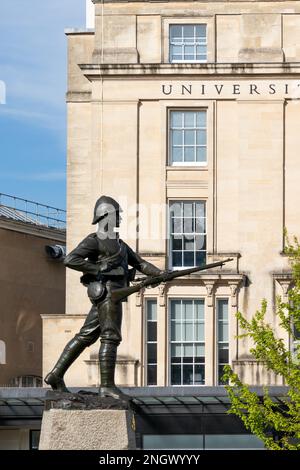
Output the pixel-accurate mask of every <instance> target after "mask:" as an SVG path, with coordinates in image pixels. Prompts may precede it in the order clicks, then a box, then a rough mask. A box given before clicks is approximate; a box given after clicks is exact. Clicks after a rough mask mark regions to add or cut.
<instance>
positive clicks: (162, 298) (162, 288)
mask: <svg viewBox="0 0 300 470" xmlns="http://www.w3.org/2000/svg"><path fill="white" fill-rule="evenodd" d="M158 292H159V306H160V307H165V306H166V294H167V284H166V283H165V282H164V283H162V284H160V285H159V286H158Z"/></svg>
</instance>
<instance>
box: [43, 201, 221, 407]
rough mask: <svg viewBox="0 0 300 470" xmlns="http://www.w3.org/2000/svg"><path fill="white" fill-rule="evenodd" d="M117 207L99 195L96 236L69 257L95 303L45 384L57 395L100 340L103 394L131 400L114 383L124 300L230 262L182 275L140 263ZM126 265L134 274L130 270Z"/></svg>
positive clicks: (146, 263) (88, 239) (89, 237)
mask: <svg viewBox="0 0 300 470" xmlns="http://www.w3.org/2000/svg"><path fill="white" fill-rule="evenodd" d="M120 212H122V210H121V208H120V206H119V204H118V203H117V202H116V201H115V200H114V199H112V198H110V197H108V196H101V197H100V198H99V199H98V201H97V202H96V205H95V210H94V219H93V222H92V223H93V224H94V225H95V224H98V227H97V231H96V232H95V233H91V234H90V235H88V236H87V237H86V238H85V239H84V240H83V241H82V242H81V243H80V244H79V245H78V246H77V248H75V249H74V250H73V251H71V253H69V255H67V257H66V258H65V261H64V263H65V265H66V266H67V267H68V268H71V269H75V270H77V271H81V272H83V276H82V277H81V282H82V283H83V284H84V285H85V286H87V288H88V296H89V298H90V300H91V302H92V304H93V306H92V308H91V310H90V312H89V313H88V315H87V318H86V320H85V322H84V325H83V326H82V328H81V329H80V331H79V332H78V333H77V334H76V335H75V336H74V338H73V339H72V340H71V341H69V343H68V344H67V345H66V347H65V348H64V350H63V352H62V354H61V356H60V358H59V359H58V361H57V363H56V364H55V366H54V368H53V369H52V371H51V372H50V373H49V374H48V375H47V376H46V378H45V382H46V384H48V385H50V386H51V387H52V389H53V390H57V391H61V392H68V389H67V387H66V385H65V382H64V374H65V372H66V371H67V369H68V368H69V367H70V366H71V364H72V363H73V362H74V361H75V359H76V358H77V357H78V356H79V355H80V354H81V353H82V351H83V350H84V349H85V348H86V347H87V346H90V345H91V344H93V343H95V342H96V341H97V339H98V338H99V337H100V341H101V345H100V350H99V363H100V377H101V386H100V388H99V395H100V396H101V397H105V396H109V397H113V398H116V399H127V398H128V397H127V396H126V395H124V394H123V393H122V391H121V390H120V389H119V388H118V387H116V385H115V382H114V376H115V365H116V358H117V348H118V346H119V344H120V342H121V340H122V337H121V323H122V301H124V300H125V299H126V298H127V297H128V296H129V295H131V294H133V293H134V292H137V291H139V290H141V289H142V288H143V287H147V286H155V285H158V284H160V283H161V282H167V281H169V280H172V279H175V278H176V277H179V276H180V277H181V276H184V275H187V274H191V273H193V272H197V271H201V270H204V269H208V268H213V267H216V266H222V265H223V264H224V263H226V262H227V261H230V260H224V261H221V262H217V263H213V264H210V265H204V266H198V267H195V268H190V269H185V270H181V271H172V272H165V271H161V270H160V269H159V268H157V267H156V266H154V265H153V264H151V263H148V262H147V261H145V260H144V259H142V258H141V257H140V256H139V255H138V254H137V253H135V252H134V251H133V250H132V249H131V248H130V247H129V246H128V245H127V244H126V243H125V242H124V241H122V240H120V238H119V234H118V228H119V225H120V221H121V216H120ZM128 265H130V266H132V268H133V269H129V267H128ZM136 270H138V271H140V272H141V273H143V274H145V275H146V276H147V277H146V278H145V279H143V280H141V282H140V283H139V284H137V285H134V286H129V283H130V281H133V280H134V277H135V271H136Z"/></svg>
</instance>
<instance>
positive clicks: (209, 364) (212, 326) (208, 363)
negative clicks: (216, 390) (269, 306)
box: [139, 273, 245, 387]
mask: <svg viewBox="0 0 300 470" xmlns="http://www.w3.org/2000/svg"><path fill="white" fill-rule="evenodd" d="M244 280H245V276H244V275H243V274H229V273H228V274H227V275H222V274H217V273H216V274H210V275H208V274H205V275H198V276H197V280H196V279H183V280H181V281H179V282H176V281H173V282H171V283H167V284H163V285H161V286H159V288H158V293H157V291H156V293H154V294H153V293H152V292H151V290H150V289H145V290H144V291H143V292H142V293H141V298H140V301H139V306H140V307H141V308H143V310H144V312H146V301H147V300H150V299H151V300H153V299H155V298H156V299H157V308H158V312H157V332H158V342H159V337H160V331H159V330H160V329H163V330H164V332H165V335H164V346H163V348H164V350H165V358H166V360H165V363H164V364H165V366H164V367H165V371H164V376H165V381H166V383H165V385H170V351H169V349H170V348H169V346H170V331H169V329H170V321H169V316H168V305H169V302H170V300H171V299H178V298H182V299H190V300H191V299H194V298H195V293H187V294H180V295H178V294H175V293H173V292H172V286H176V285H178V284H181V285H186V286H191V285H193V286H199V287H200V286H202V287H205V291H206V293H203V292H205V291H203V290H202V293H200V292H199V296H197V298H199V299H200V298H202V299H204V302H205V329H206V330H207V332H206V333H205V344H206V345H207V349H206V351H205V368H206V370H205V377H206V379H205V380H206V383H205V385H202V386H208V385H216V384H217V383H218V373H217V366H218V364H217V354H216V353H217V341H216V339H217V335H216V318H217V316H216V315H217V311H216V307H217V300H218V299H228V312H229V313H228V317H229V327H228V328H229V363H230V364H231V363H232V361H233V360H234V358H235V356H236V342H237V340H236V338H235V335H236V334H237V331H236V321H234V315H235V313H236V312H237V309H238V295H239V290H240V288H241V287H242V285H243V283H244ZM219 287H221V288H222V287H223V290H222V292H218V288H219ZM224 289H225V290H226V292H224ZM160 309H161V311H162V310H163V311H164V315H163V316H161V315H160V312H159V310H160ZM144 317H145V314H144ZM162 322H163V324H162ZM144 323H145V318H144ZM209 338H213V341H211V339H210V340H209ZM161 339H162V337H161ZM144 343H145V341H144ZM145 347H146V344H144V354H143V356H144V358H145ZM159 356H160V354H159V351H158V367H159V366H160V357H159ZM144 367H145V364H142V368H144ZM159 376H160V374H159V371H158V380H159ZM142 380H143V383H145V373H144V374H143V379H142ZM158 385H161V384H160V383H159V382H158ZM183 386H185V387H190V385H183ZM199 386H201V385H199Z"/></svg>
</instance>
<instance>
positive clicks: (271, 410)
mask: <svg viewBox="0 0 300 470" xmlns="http://www.w3.org/2000/svg"><path fill="white" fill-rule="evenodd" d="M286 254H287V255H288V256H289V260H290V263H291V268H292V287H291V289H290V290H289V292H288V299H287V301H286V302H283V300H282V298H281V297H278V298H277V303H276V314H277V315H278V317H279V319H280V325H281V326H282V328H283V329H284V330H285V331H287V332H288V334H289V336H290V338H291V340H292V341H293V344H294V345H295V348H294V350H293V351H290V349H289V346H288V345H287V344H285V342H284V340H283V339H282V338H279V337H278V336H277V335H276V333H275V331H274V330H273V327H272V326H271V325H270V324H268V323H267V321H266V312H267V302H266V300H263V301H262V304H261V309H260V310H259V311H257V312H256V313H255V315H254V316H253V317H252V318H251V320H249V321H248V320H246V318H245V317H244V316H243V315H242V314H241V313H237V318H238V322H239V325H240V327H241V328H242V331H243V334H242V335H240V336H239V338H245V337H247V338H251V339H252V343H253V345H254V346H253V347H252V348H251V349H250V352H251V354H252V355H253V356H254V358H255V359H256V360H257V361H260V362H261V363H264V365H265V367H266V368H267V370H268V371H273V372H274V373H275V374H277V375H278V376H281V377H282V378H283V379H284V384H285V385H286V386H287V387H288V392H287V396H286V398H284V399H281V401H282V404H279V403H275V402H274V401H272V399H271V397H270V395H269V393H268V389H267V387H265V388H264V395H263V397H258V396H257V394H256V393H254V392H253V391H251V390H250V389H249V387H248V386H247V385H245V384H243V383H242V381H241V380H240V379H239V377H238V375H237V374H235V373H234V372H233V371H232V369H231V368H230V366H226V368H225V374H224V377H223V379H224V380H226V382H227V383H229V384H230V385H228V386H226V389H227V392H228V394H229V397H230V401H231V408H230V410H229V413H232V414H235V415H237V416H238V417H239V418H240V419H241V420H242V421H243V422H244V424H245V427H246V428H247V429H248V430H250V431H251V432H252V433H253V434H255V435H256V436H257V437H259V438H260V439H261V440H262V441H263V442H264V444H265V447H266V448H267V449H271V450H300V342H298V343H297V342H296V340H297V339H298V340H299V332H300V244H299V242H298V240H297V239H296V238H295V239H294V242H293V243H290V242H289V240H287V248H286ZM275 436H276V437H275Z"/></svg>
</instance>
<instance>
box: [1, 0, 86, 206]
mask: <svg viewBox="0 0 300 470" xmlns="http://www.w3.org/2000/svg"><path fill="white" fill-rule="evenodd" d="M84 26H85V0H51V1H40V0H1V1H0V81H4V83H5V85H6V104H0V158H1V172H0V193H7V194H11V195H14V196H18V197H22V198H25V199H31V200H34V201H37V202H40V203H43V204H49V205H52V206H55V207H59V208H65V192H66V191H65V187H66V117H65V116H66V105H65V92H66V78H67V71H66V46H67V42H66V36H65V35H64V29H65V28H75V27H84Z"/></svg>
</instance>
